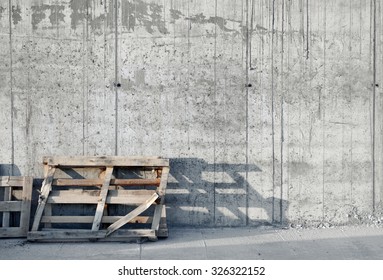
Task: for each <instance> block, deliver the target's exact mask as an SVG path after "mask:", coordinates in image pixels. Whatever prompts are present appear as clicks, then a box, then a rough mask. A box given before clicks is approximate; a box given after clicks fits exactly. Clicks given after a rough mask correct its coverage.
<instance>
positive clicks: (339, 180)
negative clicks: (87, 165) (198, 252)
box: [0, 0, 383, 226]
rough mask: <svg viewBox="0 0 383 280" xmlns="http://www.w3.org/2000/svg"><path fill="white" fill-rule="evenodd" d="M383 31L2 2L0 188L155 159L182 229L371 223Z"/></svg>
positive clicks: (258, 2) (268, 12)
mask: <svg viewBox="0 0 383 280" xmlns="http://www.w3.org/2000/svg"><path fill="white" fill-rule="evenodd" d="M382 15H383V10H382V0H371V1H370V0H368V1H367V0H332V1H326V0H318V1H309V0H293V1H288V0H236V1H233V0H217V1H207V0H177V1H174V0H116V1H114V0H102V1H99V0H98V1H95V0H76V1H71V0H31V1H21V0H10V1H9V0H0V50H1V52H0V78H1V83H0V93H1V94H0V102H1V111H0V135H1V145H0V163H1V164H2V165H1V169H0V171H1V174H2V175H7V174H14V175H20V174H21V175H32V176H35V177H36V178H39V177H41V176H42V166H41V160H42V157H43V156H44V155H115V154H116V155H142V156H145V155H158V156H163V157H166V158H170V160H171V173H172V174H171V175H172V176H171V179H170V183H169V186H168V192H167V205H168V222H169V223H170V224H184V225H203V226H214V225H217V226H244V225H258V224H262V223H273V222H274V223H279V222H282V223H292V224H295V225H296V224H300V225H303V224H306V223H320V222H326V223H331V224H344V223H351V222H353V220H352V217H353V215H354V214H355V213H359V214H360V215H362V216H363V215H373V213H374V210H376V209H379V205H380V204H381V202H382V197H381V196H382V190H383V181H382V171H383V166H382V155H383V151H382V147H383V146H382V141H383V140H382V126H383V121H382V112H383V110H382V107H383V104H382V98H381V95H382V88H383V81H382V78H383V75H382V74H383V73H382V71H383V49H382V38H383V28H382V27H383V25H382V22H381V18H382ZM36 187H38V186H36Z"/></svg>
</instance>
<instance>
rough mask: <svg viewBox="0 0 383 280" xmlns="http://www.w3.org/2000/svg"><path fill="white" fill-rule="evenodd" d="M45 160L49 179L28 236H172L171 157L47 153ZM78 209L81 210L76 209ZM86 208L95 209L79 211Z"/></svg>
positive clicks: (51, 238) (71, 238)
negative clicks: (168, 202)
mask: <svg viewBox="0 0 383 280" xmlns="http://www.w3.org/2000/svg"><path fill="white" fill-rule="evenodd" d="M43 162H44V168H45V170H46V172H45V179H44V182H43V184H42V187H41V194H40V199H39V204H38V207H37V210H36V214H35V217H34V221H33V226H32V230H31V231H30V232H29V233H28V240H29V241H84V240H92V241H94V240H102V241H124V240H130V239H132V238H142V237H146V238H148V239H149V240H157V238H158V237H167V236H168V230H167V224H166V207H165V193H166V186H167V180H168V175H169V160H168V159H163V158H158V157H118V156H114V157H45V158H44V160H43ZM64 207H67V209H68V210H66V211H67V212H63V210H62V209H63V208H64ZM76 209H77V210H78V209H80V211H79V213H72V212H73V211H75V210H76ZM83 209H87V211H89V209H93V210H92V211H93V212H92V214H91V215H90V214H89V213H85V212H81V211H84V210H83ZM71 211H72V212H71Z"/></svg>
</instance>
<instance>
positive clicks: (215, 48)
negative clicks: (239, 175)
mask: <svg viewBox="0 0 383 280" xmlns="http://www.w3.org/2000/svg"><path fill="white" fill-rule="evenodd" d="M214 18H215V20H214V106H213V110H214V118H213V122H214V123H213V127H214V129H213V138H214V149H213V162H214V164H213V166H214V185H213V201H214V207H213V209H214V212H213V215H214V224H215V223H216V216H215V215H216V210H215V207H216V201H215V199H216V195H215V192H216V178H215V176H216V146H217V142H216V141H217V135H216V134H217V131H216V123H217V117H216V113H217V0H215V1H214Z"/></svg>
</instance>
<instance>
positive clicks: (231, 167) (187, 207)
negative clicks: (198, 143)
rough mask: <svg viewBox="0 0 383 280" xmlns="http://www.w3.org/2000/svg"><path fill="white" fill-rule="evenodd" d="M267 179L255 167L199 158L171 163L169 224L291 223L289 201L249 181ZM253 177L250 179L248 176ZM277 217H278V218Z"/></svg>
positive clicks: (172, 160)
mask: <svg viewBox="0 0 383 280" xmlns="http://www.w3.org/2000/svg"><path fill="white" fill-rule="evenodd" d="M246 174H252V175H253V176H264V177H265V178H267V176H268V175H267V174H265V173H264V172H263V171H262V169H261V168H260V167H258V166H257V165H254V164H249V165H246V164H226V163H215V164H211V163H208V162H206V161H205V160H203V159H200V158H174V159H171V160H170V177H169V180H168V188H167V192H166V202H167V207H168V212H167V216H168V223H169V224H173V225H184V226H189V225H192V226H248V225H250V226H257V225H267V224H272V223H274V222H275V221H282V222H283V224H285V223H288V219H287V212H288V201H286V200H281V198H279V197H277V195H278V194H277V193H275V194H274V196H273V191H272V189H271V190H270V189H267V190H266V191H265V187H264V186H262V185H261V184H259V185H257V183H255V182H249V181H248V180H246V178H247V176H246ZM248 177H250V176H248ZM275 217H278V219H276V218H275Z"/></svg>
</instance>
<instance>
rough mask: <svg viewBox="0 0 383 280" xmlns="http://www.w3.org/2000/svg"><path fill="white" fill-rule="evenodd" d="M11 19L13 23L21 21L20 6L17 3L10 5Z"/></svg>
mask: <svg viewBox="0 0 383 280" xmlns="http://www.w3.org/2000/svg"><path fill="white" fill-rule="evenodd" d="M12 21H13V24H14V25H17V24H18V23H19V22H20V21H21V8H20V6H19V5H17V6H12Z"/></svg>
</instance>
